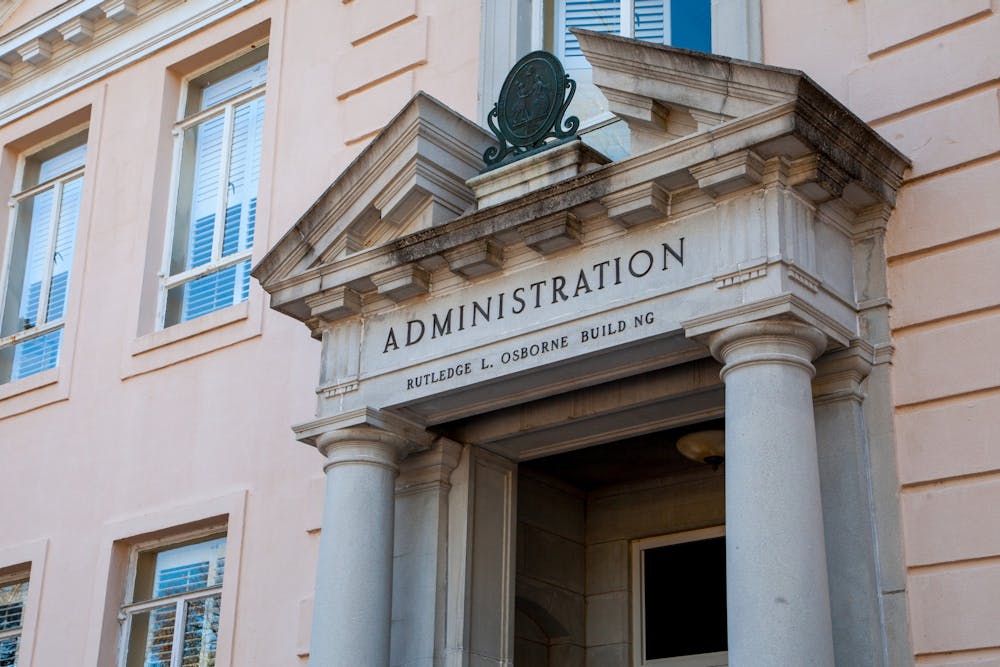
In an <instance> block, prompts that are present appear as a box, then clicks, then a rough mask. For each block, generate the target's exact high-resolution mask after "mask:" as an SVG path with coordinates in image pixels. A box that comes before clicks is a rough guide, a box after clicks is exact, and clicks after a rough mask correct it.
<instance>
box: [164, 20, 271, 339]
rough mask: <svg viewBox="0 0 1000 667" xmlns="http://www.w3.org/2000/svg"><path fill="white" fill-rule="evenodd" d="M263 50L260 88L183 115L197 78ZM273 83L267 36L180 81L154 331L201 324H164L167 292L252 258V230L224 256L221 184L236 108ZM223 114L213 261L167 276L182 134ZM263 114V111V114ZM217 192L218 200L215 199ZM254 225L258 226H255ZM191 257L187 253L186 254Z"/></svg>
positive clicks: (229, 153) (179, 180)
mask: <svg viewBox="0 0 1000 667" xmlns="http://www.w3.org/2000/svg"><path fill="white" fill-rule="evenodd" d="M262 48H264V49H267V54H266V55H265V56H264V58H263V60H267V61H268V73H267V78H266V80H265V81H264V83H262V84H260V85H259V86H255V87H254V88H252V89H251V90H247V91H244V92H243V93H240V94H238V95H236V96H234V97H231V98H227V99H225V100H223V101H222V102H219V103H218V104H214V105H212V106H211V107H209V108H207V109H203V110H201V111H197V112H195V113H192V114H189V115H185V111H186V109H187V106H188V101H189V99H190V95H191V90H192V84H193V83H194V81H195V80H196V79H198V78H199V77H201V76H204V75H205V74H208V73H209V72H212V71H213V70H216V69H218V68H220V67H224V66H225V65H226V64H228V63H231V62H235V61H236V60H238V59H240V58H242V57H243V56H245V55H247V54H248V53H253V52H254V51H257V50H258V49H262ZM270 80H271V51H270V39H269V37H263V38H260V39H257V40H255V41H254V43H253V44H252V45H247V46H245V47H243V48H241V49H239V50H237V51H234V52H231V53H229V54H227V55H226V56H225V57H222V58H219V59H217V60H214V61H213V62H211V63H209V64H208V65H206V66H204V67H200V68H198V69H197V70H194V71H192V72H190V73H188V74H186V75H185V76H184V77H183V78H182V79H181V82H180V86H181V94H180V96H179V98H180V99H179V102H178V105H177V118H176V120H175V121H174V124H173V125H172V127H171V128H170V134H171V138H172V139H171V141H172V144H173V146H172V148H171V172H170V189H169V200H168V203H167V219H166V225H165V226H164V230H165V233H164V240H163V256H162V258H161V263H160V270H159V272H158V274H157V283H158V285H157V303H156V319H155V322H154V328H153V332H154V333H155V332H158V331H165V330H168V329H170V328H171V327H176V326H180V325H183V324H185V323H186V322H190V321H193V320H197V319H200V318H199V317H195V318H191V320H181V321H179V322H175V323H174V324H171V325H167V324H166V314H167V306H168V294H169V292H170V290H172V289H174V288H176V287H182V286H183V285H185V284H187V283H191V282H194V281H195V280H198V279H199V278H203V277H205V276H208V275H211V274H213V273H216V272H219V271H223V270H225V269H227V268H229V267H230V266H235V265H237V264H239V263H240V262H244V261H247V260H250V259H252V256H253V248H254V245H256V239H257V233H256V229H255V234H254V239H255V243H254V244H252V245H251V246H250V247H248V248H246V249H245V250H237V252H234V253H230V254H229V255H222V244H223V239H224V234H225V225H226V204H227V201H228V188H227V187H225V184H226V183H227V182H228V177H229V168H230V165H231V160H232V144H233V124H234V117H235V111H236V108H237V107H238V106H240V105H242V104H247V103H249V102H252V101H253V100H256V99H259V98H266V94H267V88H268V84H269V83H270ZM220 112H221V113H222V114H223V117H224V120H223V128H222V133H223V144H222V159H221V160H220V165H219V173H220V174H221V175H222V177H221V178H220V179H219V184H218V186H217V188H218V192H217V197H218V200H217V201H216V204H215V222H214V229H213V231H212V257H211V259H210V260H209V261H208V262H207V263H205V264H202V265H201V266H197V267H194V268H191V269H188V270H185V271H182V272H181V273H177V274H174V275H171V274H170V265H171V261H172V259H173V238H174V233H175V228H176V225H177V204H178V199H179V197H180V192H181V186H182V182H183V180H184V178H183V176H184V175H183V173H182V172H183V169H184V167H183V155H184V133H185V131H186V130H188V129H190V128H193V127H196V126H197V125H199V124H201V123H203V122H205V121H207V120H209V119H211V118H214V117H216V116H218V115H219V114H220ZM265 115H266V112H265ZM266 131H267V126H266V122H265V125H264V127H263V128H262V132H265V133H266ZM263 157H264V151H263V147H262V149H261V154H260V155H259V156H258V160H259V161H260V162H261V165H262V164H263ZM220 193H221V195H222V196H218V195H219V194H220ZM257 195H258V198H259V196H260V189H259V186H258V191H257ZM255 226H256V225H255ZM188 252H189V253H190V249H188ZM246 301H247V300H246V299H244V300H243V301H234V303H233V304H231V305H230V306H227V307H224V308H220V309H217V310H213V311H210V312H209V313H205V314H204V315H202V316H200V317H205V316H208V315H211V314H212V313H215V312H219V311H224V310H227V309H230V308H236V307H239V306H241V305H242V304H245V303H246Z"/></svg>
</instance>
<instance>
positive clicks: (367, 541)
mask: <svg viewBox="0 0 1000 667" xmlns="http://www.w3.org/2000/svg"><path fill="white" fill-rule="evenodd" d="M316 446H317V448H318V449H319V451H320V452H321V453H322V454H323V455H324V456H326V463H325V465H324V466H323V470H324V471H325V472H326V499H325V501H324V505H323V531H322V534H321V535H320V544H319V567H318V568H317V574H316V598H315V603H314V607H313V625H312V643H311V646H310V653H309V662H310V664H313V665H318V666H320V667H358V666H359V665H365V666H366V667H388V665H389V628H390V620H391V609H392V548H393V518H394V517H393V514H394V511H395V509H394V503H395V499H394V490H395V489H394V487H395V480H396V475H397V474H398V472H399V460H400V458H401V456H402V453H403V452H404V451H405V446H406V442H405V441H404V440H403V438H401V437H399V436H397V435H395V434H392V433H389V432H387V431H383V430H381V429H378V428H374V427H371V426H353V427H348V428H342V429H338V430H335V431H330V432H328V433H324V434H322V435H320V436H318V437H317V438H316Z"/></svg>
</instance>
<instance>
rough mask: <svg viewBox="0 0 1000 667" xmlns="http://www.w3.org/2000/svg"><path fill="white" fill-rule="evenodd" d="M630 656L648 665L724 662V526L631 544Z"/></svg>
mask: <svg viewBox="0 0 1000 667" xmlns="http://www.w3.org/2000/svg"><path fill="white" fill-rule="evenodd" d="M632 600H633V607H634V609H633V618H635V619H637V622H636V623H635V624H634V627H633V655H634V656H635V664H636V665H645V666H649V667H654V666H655V667H668V666H669V667H724V666H725V665H726V664H727V662H728V656H727V646H728V644H727V639H726V538H725V529H724V528H723V527H721V526H720V527H716V528H707V529H705V530H696V531H691V532H687V533H678V534H675V535H664V536H662V537H654V538H648V539H643V540H637V541H635V542H633V543H632Z"/></svg>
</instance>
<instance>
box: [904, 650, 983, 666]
mask: <svg viewBox="0 0 1000 667" xmlns="http://www.w3.org/2000/svg"><path fill="white" fill-rule="evenodd" d="M997 656H1000V646H987V647H984V648H957V649H954V650H951V651H932V652H930V653H918V654H917V656H916V657H917V664H923V665H933V664H941V663H932V662H928V661H929V660H936V659H937V658H961V657H969V658H977V657H979V658H993V657H997Z"/></svg>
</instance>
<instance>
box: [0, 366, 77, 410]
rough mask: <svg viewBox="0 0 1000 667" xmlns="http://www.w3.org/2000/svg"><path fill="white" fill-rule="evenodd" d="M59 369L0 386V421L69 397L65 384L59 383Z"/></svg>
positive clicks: (52, 369) (51, 369)
mask: <svg viewBox="0 0 1000 667" xmlns="http://www.w3.org/2000/svg"><path fill="white" fill-rule="evenodd" d="M61 380H62V378H61V377H60V368H59V367H58V366H57V367H56V368H50V369H49V370H47V371H42V372H41V373H35V374H34V375H29V376H28V377H25V378H21V379H20V380H14V381H13V382H7V383H4V384H0V419H3V418H5V417H11V416H13V415H16V414H20V413H22V412H27V411H28V410H35V409H36V408H40V407H42V406H43V405H48V404H50V403H56V402H58V401H62V400H65V399H66V398H68V397H69V390H68V387H67V386H66V384H67V383H65V382H63V381H61Z"/></svg>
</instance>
